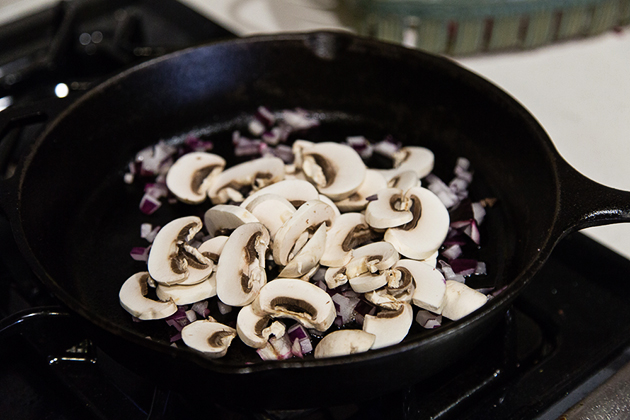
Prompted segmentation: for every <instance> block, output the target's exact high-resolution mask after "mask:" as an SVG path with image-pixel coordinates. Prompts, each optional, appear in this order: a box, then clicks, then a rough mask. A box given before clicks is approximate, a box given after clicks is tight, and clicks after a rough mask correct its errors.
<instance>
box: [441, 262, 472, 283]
mask: <svg viewBox="0 0 630 420" xmlns="http://www.w3.org/2000/svg"><path fill="white" fill-rule="evenodd" d="M438 262H439V263H440V268H439V269H440V270H441V271H442V274H443V275H444V279H445V280H455V281H458V282H460V283H465V282H466V279H465V278H464V276H462V275H461V274H456V273H455V271H454V270H453V269H452V268H451V266H450V264H448V263H447V262H446V261H442V260H439V261H438Z"/></svg>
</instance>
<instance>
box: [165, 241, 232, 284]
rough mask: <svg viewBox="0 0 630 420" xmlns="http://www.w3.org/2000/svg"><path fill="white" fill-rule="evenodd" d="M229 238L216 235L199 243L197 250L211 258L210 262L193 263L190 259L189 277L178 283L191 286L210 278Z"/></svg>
mask: <svg viewBox="0 0 630 420" xmlns="http://www.w3.org/2000/svg"><path fill="white" fill-rule="evenodd" d="M227 239H228V237H227V236H215V237H214V238H211V239H208V240H207V241H205V242H204V243H202V244H201V245H199V248H198V249H197V251H198V252H199V253H201V255H203V256H204V257H206V258H207V259H208V260H209V262H208V264H206V265H205V266H204V265H201V266H200V265H198V264H196V263H191V262H190V260H189V261H188V278H187V279H186V280H184V281H182V282H181V283H177V285H179V286H191V285H193V284H197V283H201V282H202V281H204V280H207V279H209V278H210V277H211V275H212V273H214V272H215V270H216V265H217V263H218V262H219V255H221V250H222V249H223V246H224V245H225V242H226V241H227ZM213 281H214V280H213Z"/></svg>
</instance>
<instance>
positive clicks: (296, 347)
mask: <svg viewBox="0 0 630 420" xmlns="http://www.w3.org/2000/svg"><path fill="white" fill-rule="evenodd" d="M291 354H293V355H294V356H296V357H299V358H300V359H303V358H304V354H303V353H302V346H301V345H300V340H298V339H297V338H296V339H295V340H293V344H292V345H291Z"/></svg>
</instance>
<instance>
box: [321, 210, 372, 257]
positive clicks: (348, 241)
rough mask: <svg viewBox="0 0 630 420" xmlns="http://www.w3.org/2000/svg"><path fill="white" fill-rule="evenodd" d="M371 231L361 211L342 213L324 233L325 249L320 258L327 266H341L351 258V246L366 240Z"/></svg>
mask: <svg viewBox="0 0 630 420" xmlns="http://www.w3.org/2000/svg"><path fill="white" fill-rule="evenodd" d="M372 236H373V232H372V230H371V229H370V227H369V226H368V225H367V223H366V222H365V216H363V215H362V214H361V213H344V214H342V215H340V216H339V217H337V218H336V219H335V221H334V222H333V224H332V226H331V227H330V229H329V230H328V233H327V235H326V249H325V250H324V255H322V258H321V260H320V263H321V264H322V265H325V266H328V267H341V266H343V265H345V264H346V263H347V262H348V261H350V258H352V248H354V247H355V246H357V245H359V244H361V243H364V242H367V241H368V240H369V239H371V238H372Z"/></svg>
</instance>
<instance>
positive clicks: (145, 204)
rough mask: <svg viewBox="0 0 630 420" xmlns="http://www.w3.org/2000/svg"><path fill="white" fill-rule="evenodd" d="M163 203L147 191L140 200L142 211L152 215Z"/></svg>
mask: <svg viewBox="0 0 630 420" xmlns="http://www.w3.org/2000/svg"><path fill="white" fill-rule="evenodd" d="M161 205H162V203H161V202H160V200H158V199H157V198H155V197H153V196H151V195H150V194H148V193H145V194H144V195H143V196H142V199H141V200H140V206H139V207H140V211H141V212H142V213H144V214H146V215H151V214H153V213H155V212H156V211H157V209H159V208H160V206H161Z"/></svg>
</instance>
